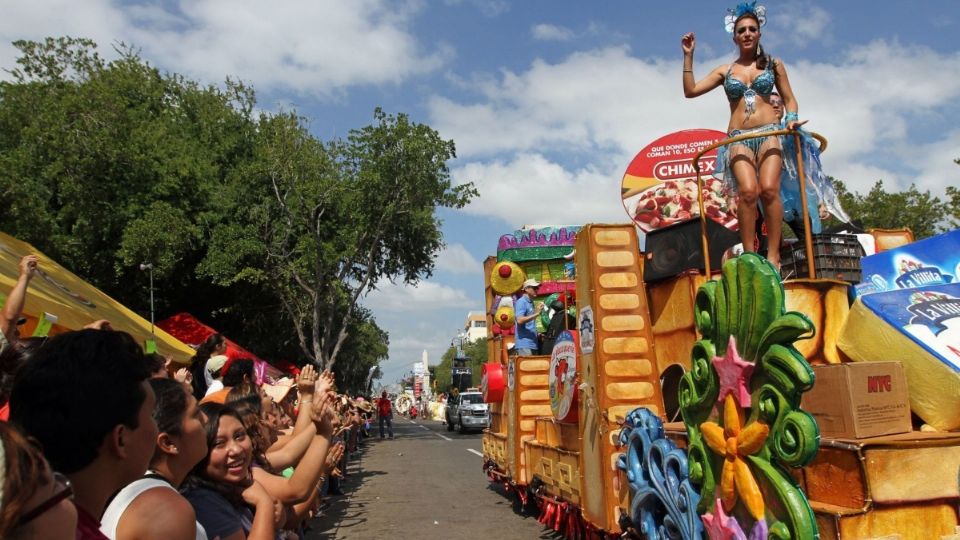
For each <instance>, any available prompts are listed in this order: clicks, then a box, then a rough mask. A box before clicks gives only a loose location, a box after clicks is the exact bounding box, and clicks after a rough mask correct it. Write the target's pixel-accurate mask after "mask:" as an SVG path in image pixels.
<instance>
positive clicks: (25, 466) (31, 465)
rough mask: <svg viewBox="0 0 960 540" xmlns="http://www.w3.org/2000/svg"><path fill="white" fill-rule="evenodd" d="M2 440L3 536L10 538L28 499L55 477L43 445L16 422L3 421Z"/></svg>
mask: <svg viewBox="0 0 960 540" xmlns="http://www.w3.org/2000/svg"><path fill="white" fill-rule="evenodd" d="M0 443H2V444H3V449H4V452H5V454H6V456H5V457H6V463H4V465H5V466H6V475H5V476H4V477H3V478H0V483H2V487H3V509H2V511H0V538H10V537H11V536H12V533H13V531H14V530H15V529H16V528H17V525H18V521H19V520H20V515H21V514H22V513H23V511H24V507H25V506H26V504H27V501H29V500H30V498H31V497H33V494H34V493H36V492H37V489H39V488H40V487H41V486H45V485H47V484H48V483H49V482H50V481H51V479H50V477H49V476H48V475H47V472H46V465H45V464H44V459H43V454H42V453H41V452H40V449H39V448H37V446H36V445H35V444H34V443H33V442H32V441H30V440H29V439H27V438H26V437H24V436H23V435H22V434H21V433H20V432H19V431H18V430H17V428H16V427H14V426H13V425H12V424H8V423H6V422H0Z"/></svg>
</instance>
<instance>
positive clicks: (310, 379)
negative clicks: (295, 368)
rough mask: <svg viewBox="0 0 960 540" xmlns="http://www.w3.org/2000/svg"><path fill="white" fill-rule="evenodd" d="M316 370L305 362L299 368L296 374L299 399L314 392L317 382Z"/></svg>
mask: <svg viewBox="0 0 960 540" xmlns="http://www.w3.org/2000/svg"><path fill="white" fill-rule="evenodd" d="M317 376H318V375H317V370H316V368H314V367H313V366H312V365H310V364H307V365H305V366H303V369H302V370H300V375H298V376H297V392H299V393H300V399H301V400H303V399H304V397H306V396H312V395H313V394H314V387H315V386H316V383H317Z"/></svg>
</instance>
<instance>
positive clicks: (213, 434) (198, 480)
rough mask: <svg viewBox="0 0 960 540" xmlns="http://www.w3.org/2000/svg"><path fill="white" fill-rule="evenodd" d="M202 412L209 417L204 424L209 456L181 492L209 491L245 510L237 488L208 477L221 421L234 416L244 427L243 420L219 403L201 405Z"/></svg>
mask: <svg viewBox="0 0 960 540" xmlns="http://www.w3.org/2000/svg"><path fill="white" fill-rule="evenodd" d="M200 410H201V411H203V414H205V415H206V416H207V423H206V424H204V428H205V430H206V433H207V455H205V456H203V459H201V460H200V463H197V464H196V465H195V466H194V467H193V469H191V470H190V473H189V474H188V475H187V478H186V479H185V480H184V482H183V487H182V490H181V491H183V490H189V489H197V488H205V489H209V490H211V491H214V492H216V493H218V494H220V495H222V496H223V497H224V498H225V499H227V501H229V502H230V504H231V505H233V506H234V508H243V507H244V506H245V505H246V503H244V501H243V497H242V496H241V494H240V491H239V490H238V489H237V488H236V487H234V486H231V485H228V484H224V483H223V482H218V481H216V480H213V479H211V478H210V477H208V476H207V465H209V464H210V453H211V452H213V449H214V444H215V442H216V440H217V430H219V429H220V419H221V418H223V417H224V416H232V417H234V418H236V419H237V422H240V424H241V425H244V424H243V418H242V417H241V416H240V415H239V414H238V413H237V411H236V410H234V408H233V407H231V406H229V405H221V404H219V403H213V402H208V403H204V404H202V405H200Z"/></svg>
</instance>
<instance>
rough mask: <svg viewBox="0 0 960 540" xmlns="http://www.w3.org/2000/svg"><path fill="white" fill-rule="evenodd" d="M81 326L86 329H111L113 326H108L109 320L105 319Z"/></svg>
mask: <svg viewBox="0 0 960 540" xmlns="http://www.w3.org/2000/svg"><path fill="white" fill-rule="evenodd" d="M83 328H84V329H86V330H113V327H112V326H110V321H108V320H106V319H100V320H98V321H93V322H92V323H90V324H88V325H86V326H84V327H83Z"/></svg>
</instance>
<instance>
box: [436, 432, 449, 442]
mask: <svg viewBox="0 0 960 540" xmlns="http://www.w3.org/2000/svg"><path fill="white" fill-rule="evenodd" d="M433 434H434V435H436V436H437V437H440V438H441V439H443V440H445V441H452V440H453V439H451V438H450V437H444V436H443V435H441V434H439V433H437V432H434V433H433Z"/></svg>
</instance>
